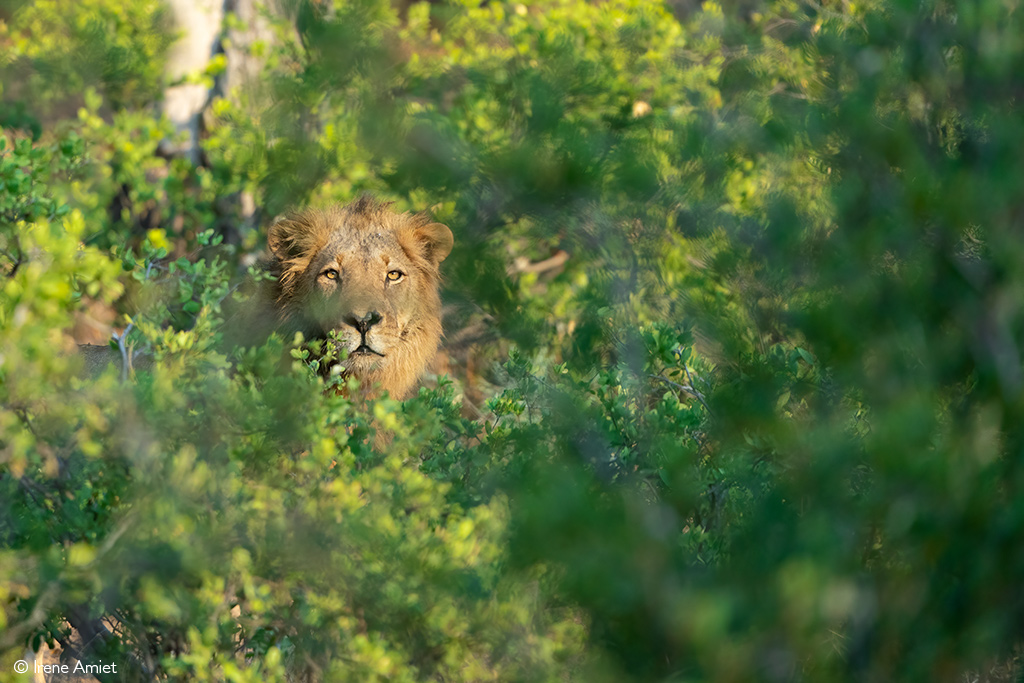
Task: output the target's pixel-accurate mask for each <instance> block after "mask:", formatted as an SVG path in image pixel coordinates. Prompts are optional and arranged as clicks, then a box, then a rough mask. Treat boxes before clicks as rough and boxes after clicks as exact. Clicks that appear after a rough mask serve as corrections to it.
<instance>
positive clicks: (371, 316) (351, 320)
mask: <svg viewBox="0 0 1024 683" xmlns="http://www.w3.org/2000/svg"><path fill="white" fill-rule="evenodd" d="M343 320H344V321H345V324H346V325H351V326H352V327H354V328H356V329H357V330H359V334H366V333H367V332H369V331H370V328H371V327H373V326H374V325H376V324H377V323H379V322H380V321H381V315H380V313H378V312H377V311H370V312H369V313H366V314H365V315H362V316H356V315H353V314H351V313H350V314H349V315H346V316H345V317H344V318H343Z"/></svg>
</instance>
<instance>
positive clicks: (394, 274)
mask: <svg viewBox="0 0 1024 683" xmlns="http://www.w3.org/2000/svg"><path fill="white" fill-rule="evenodd" d="M404 276H405V273H403V272H402V271H400V270H389V271H388V280H389V281H390V282H398V281H399V280H401V279H402V277H404Z"/></svg>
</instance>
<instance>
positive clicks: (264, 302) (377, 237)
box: [246, 196, 454, 399]
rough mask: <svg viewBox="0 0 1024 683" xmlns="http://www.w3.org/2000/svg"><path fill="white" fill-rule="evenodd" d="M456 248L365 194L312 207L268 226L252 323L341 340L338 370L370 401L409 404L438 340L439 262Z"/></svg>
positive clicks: (433, 228)
mask: <svg viewBox="0 0 1024 683" xmlns="http://www.w3.org/2000/svg"><path fill="white" fill-rule="evenodd" d="M453 243H454V240H453V237H452V231H451V230H449V229H448V227H447V226H445V225H442V224H441V223H436V222H433V221H432V220H430V219H429V218H428V217H427V216H426V215H425V214H422V213H419V214H410V213H396V212H394V211H392V210H391V209H390V203H385V202H380V201H377V200H375V199H373V198H371V197H369V196H364V197H362V198H360V199H359V200H357V201H355V202H353V203H351V204H349V205H347V206H335V207H332V208H329V209H326V210H319V209H306V210H304V211H301V212H299V213H295V214H293V215H291V216H289V217H287V218H285V219H283V220H281V221H279V222H277V223H275V224H274V225H273V226H271V228H270V231H269V234H268V236H267V248H268V255H267V256H266V257H265V258H264V259H263V260H262V261H260V262H259V263H258V264H257V268H258V269H259V270H262V271H263V272H265V273H266V274H267V275H269V277H268V278H266V279H265V280H264V282H263V283H262V284H261V285H260V287H259V289H258V290H257V293H256V296H255V297H254V298H255V301H254V302H253V303H252V304H250V311H249V314H248V315H247V316H246V317H248V319H249V320H250V321H256V324H257V325H258V326H262V327H263V328H264V329H263V332H264V333H270V332H274V331H276V332H279V333H282V334H284V335H292V334H294V333H295V332H301V333H302V334H303V336H304V337H305V339H307V340H326V339H329V338H333V339H335V340H336V344H337V345H338V346H339V347H340V349H341V350H343V351H344V352H346V353H344V354H342V355H343V356H344V357H343V359H342V360H340V361H339V365H340V370H341V372H342V373H343V374H344V375H346V376H352V377H355V378H357V379H358V380H359V383H360V386H361V388H362V391H363V393H364V395H365V396H366V397H368V398H373V397H376V396H379V395H380V394H381V393H383V392H387V393H388V395H390V396H391V397H392V398H396V399H404V398H407V397H408V396H409V394H410V393H411V391H412V389H413V388H414V387H415V385H416V384H417V382H418V381H419V379H420V377H421V376H422V374H423V372H424V371H425V370H426V368H427V366H428V365H429V363H430V362H431V361H432V360H433V358H434V356H435V354H436V353H437V349H438V346H439V345H440V342H441V295H440V291H439V288H440V264H441V262H442V261H444V259H445V258H446V257H447V256H448V254H449V253H451V250H452V246H453ZM268 328H269V329H268ZM261 336H262V335H260V334H259V333H256V338H257V339H258V338H260V337H261Z"/></svg>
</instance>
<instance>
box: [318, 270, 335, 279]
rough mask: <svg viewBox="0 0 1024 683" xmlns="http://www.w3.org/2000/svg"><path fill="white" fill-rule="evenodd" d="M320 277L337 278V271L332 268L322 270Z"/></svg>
mask: <svg viewBox="0 0 1024 683" xmlns="http://www.w3.org/2000/svg"><path fill="white" fill-rule="evenodd" d="M320 277H322V278H326V279H328V280H337V279H338V271H336V270H335V269H334V268H328V269H327V270H325V271H324V272H322V273H320Z"/></svg>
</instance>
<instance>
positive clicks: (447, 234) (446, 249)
mask: <svg viewBox="0 0 1024 683" xmlns="http://www.w3.org/2000/svg"><path fill="white" fill-rule="evenodd" d="M413 235H414V236H415V237H416V240H417V241H418V242H419V243H420V245H421V246H422V248H423V255H424V256H426V258H427V260H428V261H430V262H431V263H433V264H434V265H435V266H436V265H437V264H439V263H440V262H441V261H444V260H445V259H446V258H447V257H448V254H450V253H452V246H453V245H454V244H455V238H454V237H452V231H451V230H449V229H448V226H447V225H443V224H441V223H427V224H426V225H421V226H420V227H418V228H416V229H415V230H414V231H413Z"/></svg>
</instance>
